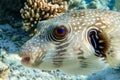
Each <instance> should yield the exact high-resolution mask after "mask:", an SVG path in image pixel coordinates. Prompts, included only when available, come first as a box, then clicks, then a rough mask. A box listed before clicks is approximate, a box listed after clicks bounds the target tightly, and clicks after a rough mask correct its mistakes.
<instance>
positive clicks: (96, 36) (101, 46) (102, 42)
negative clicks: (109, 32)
mask: <svg viewBox="0 0 120 80" xmlns="http://www.w3.org/2000/svg"><path fill="white" fill-rule="evenodd" d="M88 40H89V42H90V44H91V45H92V46H93V48H94V50H95V55H96V56H99V57H105V56H106V55H105V53H106V51H107V49H108V45H109V43H108V42H109V41H108V40H107V37H106V35H105V34H104V33H103V32H100V31H99V30H96V29H91V30H89V31H88Z"/></svg>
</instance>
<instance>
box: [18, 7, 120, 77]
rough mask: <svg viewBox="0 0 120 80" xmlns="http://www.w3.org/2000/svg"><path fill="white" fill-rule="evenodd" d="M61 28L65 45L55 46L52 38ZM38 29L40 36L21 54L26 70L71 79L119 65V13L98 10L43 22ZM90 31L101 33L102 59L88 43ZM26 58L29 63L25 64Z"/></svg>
mask: <svg viewBox="0 0 120 80" xmlns="http://www.w3.org/2000/svg"><path fill="white" fill-rule="evenodd" d="M59 25H64V26H65V27H66V28H67V29H68V33H67V37H65V39H64V40H63V41H60V42H59V41H58V42H56V41H53V40H51V38H49V37H50V34H51V31H52V30H53V29H54V28H55V27H56V26H59ZM37 29H38V33H37V34H36V35H35V36H34V37H33V38H32V39H30V40H28V41H27V42H26V43H25V44H24V45H23V46H22V48H21V51H20V54H19V56H20V57H21V58H22V60H21V63H22V64H23V65H25V66H28V67H32V68H39V69H44V70H51V69H60V70H62V71H64V72H65V73H67V74H70V75H71V74H73V75H80V74H82V75H89V74H91V73H94V72H96V71H99V70H102V69H104V68H106V67H109V66H111V67H113V68H117V67H118V66H119V64H120V58H119V57H120V50H119V47H120V34H119V33H120V13H119V12H115V11H109V10H97V9H88V10H80V11H75V12H69V13H65V14H64V15H62V16H59V17H56V18H52V19H49V20H45V21H40V22H39V23H38V25H37ZM91 30H95V31H98V32H100V34H97V36H98V39H99V37H103V38H102V39H103V42H104V44H105V45H106V46H102V47H104V48H103V49H102V50H103V53H100V55H103V54H104V56H102V57H101V56H100V55H99V54H97V56H96V55H95V54H96V52H95V48H94V47H93V45H92V44H91V43H90V41H89V40H90V39H91V37H90V36H88V32H89V31H91ZM93 35H94V34H93ZM95 37H96V36H95ZM93 40H94V39H93ZM99 42H102V41H99ZM97 46H98V45H97ZM98 47H99V46H98ZM26 57H27V58H28V57H29V58H30V60H26Z"/></svg>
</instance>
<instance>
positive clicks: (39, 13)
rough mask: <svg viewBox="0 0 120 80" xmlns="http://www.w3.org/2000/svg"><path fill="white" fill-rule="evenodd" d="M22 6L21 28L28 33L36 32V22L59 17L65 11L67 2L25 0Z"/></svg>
mask: <svg viewBox="0 0 120 80" xmlns="http://www.w3.org/2000/svg"><path fill="white" fill-rule="evenodd" d="M24 4H25V6H24V8H23V9H21V10H20V13H21V16H22V18H23V19H24V23H23V27H24V28H25V29H26V30H27V31H28V32H30V33H31V32H32V31H33V30H34V31H35V32H36V29H35V28H36V24H37V23H38V21H40V20H45V19H48V18H53V17H56V16H59V15H61V14H62V13H63V12H65V11H66V10H67V2H66V1H62V0H49V1H47V0H27V1H26V2H25V3H24Z"/></svg>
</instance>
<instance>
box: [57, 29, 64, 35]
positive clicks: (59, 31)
mask: <svg viewBox="0 0 120 80" xmlns="http://www.w3.org/2000/svg"><path fill="white" fill-rule="evenodd" d="M57 33H58V34H64V33H65V29H62V28H58V29H57Z"/></svg>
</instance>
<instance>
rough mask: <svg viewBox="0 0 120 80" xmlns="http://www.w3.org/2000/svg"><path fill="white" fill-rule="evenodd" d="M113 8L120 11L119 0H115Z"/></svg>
mask: <svg viewBox="0 0 120 80" xmlns="http://www.w3.org/2000/svg"><path fill="white" fill-rule="evenodd" d="M115 8H116V10H118V11H120V0H115Z"/></svg>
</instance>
